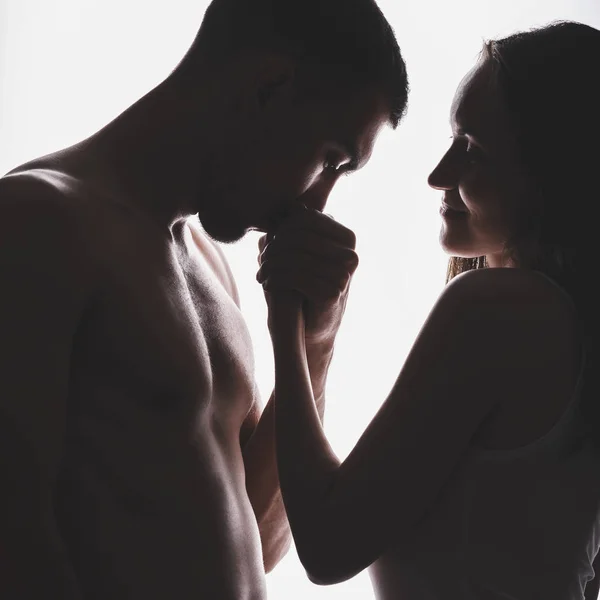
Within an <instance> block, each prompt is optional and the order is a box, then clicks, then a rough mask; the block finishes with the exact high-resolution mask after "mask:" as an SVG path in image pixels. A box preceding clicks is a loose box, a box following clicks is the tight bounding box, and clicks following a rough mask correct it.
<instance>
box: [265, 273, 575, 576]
mask: <svg viewBox="0 0 600 600" xmlns="http://www.w3.org/2000/svg"><path fill="white" fill-rule="evenodd" d="M516 279H519V281H517V282H516V281H515V278H514V277H511V276H509V277H506V276H504V275H502V274H500V275H498V274H493V273H490V274H474V273H472V274H466V275H463V276H461V277H459V278H457V279H456V280H454V281H453V282H452V283H451V284H450V285H449V286H447V288H446V290H445V291H444V293H443V294H442V296H441V297H440V300H439V301H438V303H437V304H436V306H435V307H434V309H433V311H432V313H431V314H430V316H429V318H428V320H427V321H426V323H425V325H424V326H423V328H422V330H421V332H420V334H419V336H418V338H417V340H416V342H415V344H414V346H413V348H412V350H411V352H410V355H409V357H408V359H407V361H406V363H405V365H404V367H403V368H402V370H401V372H400V375H399V377H398V379H397V381H396V383H395V385H394V387H393V389H392V391H391V393H390V395H389V397H388V399H387V400H386V401H385V403H384V404H383V406H382V407H381V409H380V410H379V412H378V414H377V415H376V417H375V418H374V419H373V421H372V422H371V424H370V425H369V427H368V428H367V430H366V431H365V433H364V434H363V436H362V437H361V439H360V440H359V442H358V443H357V445H356V447H355V448H354V449H353V451H352V452H351V453H350V455H349V456H348V458H347V459H346V460H345V461H344V462H343V463H341V464H340V462H339V461H338V460H337V458H336V457H335V454H334V452H333V451H332V449H331V447H330V445H329V444H328V442H327V440H326V438H325V435H324V433H323V429H322V427H321V424H320V421H319V418H318V415H317V413H316V410H315V406H314V402H313V398H312V391H311V387H310V380H309V377H308V369H307V365H306V358H305V352H304V347H303V335H302V311H301V303H300V298H299V296H293V295H291V294H280V295H278V296H277V298H274V299H273V302H272V305H271V310H272V315H273V322H274V326H273V327H272V338H273V345H274V351H275V367H276V381H275V397H276V405H275V415H276V428H277V453H278V470H279V477H280V483H281V489H282V494H283V499H284V502H285V506H286V510H287V513H288V518H289V520H290V524H291V527H292V533H293V536H294V539H295V543H296V547H297V550H298V553H299V555H300V558H301V560H302V562H303V564H304V566H305V568H306V569H307V572H308V575H309V577H310V578H311V579H312V580H313V581H314V582H316V583H321V584H329V583H335V582H339V581H343V580H345V579H348V578H350V577H352V576H354V575H356V574H357V573H358V572H360V571H361V570H362V569H364V568H365V567H367V566H369V565H370V564H371V563H372V562H373V561H374V560H376V559H377V558H378V557H379V556H380V555H381V554H382V553H383V552H384V551H385V550H386V549H387V548H388V547H389V545H390V543H392V542H394V543H401V541H402V539H403V537H405V536H406V535H407V534H408V533H409V532H410V531H411V529H412V528H414V527H415V525H417V523H418V522H419V520H420V519H421V518H422V517H423V516H424V515H425V514H426V512H427V510H428V509H429V508H430V507H431V506H432V504H433V503H434V501H435V499H436V497H437V495H438V493H439V491H440V490H441V488H442V486H443V485H444V484H445V483H446V481H447V480H448V478H449V477H450V475H451V474H452V472H453V470H454V468H455V467H456V465H457V464H458V463H459V461H460V459H461V457H462V456H463V454H464V452H465V450H466V449H467V447H468V445H469V443H470V441H471V439H472V437H473V435H474V433H475V432H476V431H477V429H478V427H479V425H480V424H481V423H482V421H483V420H484V419H485V418H486V417H487V416H488V415H489V414H490V413H491V411H492V410H493V409H494V408H495V407H496V406H497V405H498V404H499V403H500V402H502V401H503V400H505V399H506V398H508V397H512V398H513V399H514V398H515V397H516V396H518V398H517V400H519V399H520V397H522V398H523V401H524V402H526V401H527V399H528V398H531V396H532V395H534V394H539V385H540V381H544V379H546V380H547V379H548V373H549V372H552V373H560V372H564V371H565V367H564V361H563V359H564V355H565V335H566V334H565V335H563V334H562V333H561V331H560V326H559V325H560V323H561V322H562V321H561V319H560V318H557V314H559V313H560V314H561V315H566V314H568V315H569V316H568V317H565V318H564V319H563V321H564V322H566V323H568V324H570V323H571V320H570V319H571V315H570V312H569V311H570V307H565V305H566V303H565V302H564V299H563V298H562V297H561V296H560V295H559V293H558V292H557V293H556V294H554V295H552V294H553V293H550V294H549V292H548V288H547V285H549V284H546V283H545V282H543V283H542V284H539V283H538V281H537V280H536V281H535V283H534V284H533V285H525V284H524V283H523V281H521V280H520V277H517V278H516ZM540 281H541V278H540ZM540 285H541V287H543V292H541V293H540V292H536V291H535V288H536V286H537V287H540ZM532 290H533V291H532ZM536 293H537V296H538V298H537V299H536V298H535V297H534V296H535V294H536ZM532 294H533V295H532ZM549 295H550V296H551V298H549ZM552 299H554V301H553V300H552ZM561 311H562V312H561ZM567 328H568V327H567ZM570 350H571V348H568V351H570ZM381 351H384V350H381ZM368 355H369V357H376V356H377V352H369V353H368ZM561 361H563V362H561Z"/></svg>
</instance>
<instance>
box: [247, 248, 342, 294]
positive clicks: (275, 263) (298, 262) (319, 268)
mask: <svg viewBox="0 0 600 600" xmlns="http://www.w3.org/2000/svg"><path fill="white" fill-rule="evenodd" d="M351 278H352V272H350V271H349V270H348V269H345V268H343V267H340V266H339V265H336V264H333V263H328V262H326V261H322V260H319V259H317V258H315V257H312V256H307V255H296V256H294V257H293V258H290V257H285V256H278V257H275V258H273V259H269V260H267V261H265V262H264V263H263V264H262V266H261V267H260V269H259V270H258V273H257V275H256V279H257V281H258V282H259V283H261V284H264V283H265V282H266V281H267V280H271V283H273V282H275V283H278V284H279V283H280V282H282V283H281V285H284V286H288V287H289V288H290V289H295V287H294V286H295V285H296V283H297V284H298V285H302V286H303V290H302V292H303V293H304V294H305V296H306V297H307V298H308V299H309V300H313V299H316V300H322V299H323V298H322V296H321V294H320V293H319V294H318V297H317V296H314V295H313V293H312V292H311V289H312V287H311V285H312V282H314V285H315V290H317V292H320V291H321V290H322V288H323V287H324V286H323V282H326V286H325V287H326V288H327V290H328V292H327V293H328V294H329V296H328V297H330V298H331V297H337V296H338V295H339V294H341V293H343V292H344V291H345V290H346V289H347V287H348V284H349V282H350V279H351Z"/></svg>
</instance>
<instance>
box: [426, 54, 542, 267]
mask: <svg viewBox="0 0 600 600" xmlns="http://www.w3.org/2000/svg"><path fill="white" fill-rule="evenodd" d="M450 124H451V127H452V145H451V146H450V148H449V150H448V151H447V152H446V154H445V155H444V156H443V157H442V159H441V161H440V163H439V164H438V166H437V167H436V168H435V169H434V171H433V172H432V173H431V175H430V176H429V185H430V186H431V187H433V188H435V189H438V190H442V191H443V192H444V195H443V197H442V205H441V208H440V214H441V216H442V230H441V233H440V243H441V245H442V247H443V248H444V250H445V251H446V252H447V253H448V254H450V255H452V256H458V257H463V258H474V257H477V256H486V257H487V259H488V264H489V265H490V266H511V265H510V264H507V263H506V261H505V259H504V255H503V252H504V250H505V246H506V243H507V242H508V241H509V240H512V239H513V238H514V236H515V235H516V234H517V232H518V230H519V226H520V223H521V222H522V221H523V219H524V217H525V215H526V213H528V211H529V203H530V202H531V200H530V198H531V194H530V193H529V190H530V183H529V182H528V179H527V177H526V176H525V173H524V169H523V168H522V166H521V165H520V163H519V152H518V145H517V140H516V134H515V131H514V130H513V126H512V124H511V119H510V117H509V114H508V111H507V109H506V107H505V106H504V103H503V101H502V97H501V93H500V90H499V89H498V88H497V86H496V84H495V82H494V78H493V76H492V73H491V68H490V65H489V64H488V63H486V62H485V61H484V62H482V63H480V64H478V65H477V66H475V68H474V69H473V70H471V71H470V72H469V73H468V74H467V75H466V77H465V78H464V79H463V80H462V82H461V83H460V85H459V87H458V90H457V91H456V95H455V97H454V101H453V103H452V109H451V113H450Z"/></svg>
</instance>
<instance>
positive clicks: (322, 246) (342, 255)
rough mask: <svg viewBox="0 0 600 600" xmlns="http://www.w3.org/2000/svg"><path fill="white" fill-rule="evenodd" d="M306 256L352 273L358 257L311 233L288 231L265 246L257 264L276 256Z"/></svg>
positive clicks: (352, 252) (348, 250) (347, 249)
mask: <svg viewBox="0 0 600 600" xmlns="http://www.w3.org/2000/svg"><path fill="white" fill-rule="evenodd" d="M304 254H305V255H308V256H311V257H314V258H317V259H319V260H321V261H327V262H331V263H335V264H339V265H342V266H344V267H345V268H347V269H349V270H350V271H351V272H354V271H355V270H356V268H357V267H358V255H357V254H356V252H355V251H354V250H352V249H350V248H347V247H345V246H342V245H340V244H337V243H335V242H332V241H331V240H329V239H326V238H323V236H320V235H318V234H316V233H314V232H312V231H299V230H297V231H290V232H288V233H287V234H286V235H285V236H281V237H279V236H278V237H277V238H276V239H274V240H273V241H272V242H271V243H269V244H267V245H266V246H265V247H264V249H263V251H262V252H261V254H260V256H259V260H258V262H259V264H261V265H262V264H263V263H264V262H265V261H267V260H269V259H271V258H274V257H278V256H283V255H285V256H290V257H291V256H292V255H304Z"/></svg>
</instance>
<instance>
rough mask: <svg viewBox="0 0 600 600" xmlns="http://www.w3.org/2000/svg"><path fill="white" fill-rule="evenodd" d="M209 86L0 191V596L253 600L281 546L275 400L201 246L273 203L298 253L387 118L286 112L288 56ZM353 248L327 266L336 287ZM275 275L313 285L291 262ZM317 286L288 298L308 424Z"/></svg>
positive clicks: (321, 300) (223, 272)
mask: <svg viewBox="0 0 600 600" xmlns="http://www.w3.org/2000/svg"><path fill="white" fill-rule="evenodd" d="M204 76H205V80H204V85H202V83H201V82H202V81H203V79H202V74H199V82H198V83H196V84H193V85H192V84H191V83H189V82H188V84H187V85H185V86H184V85H183V84H182V83H181V82H180V81H178V80H176V79H168V80H166V81H165V82H163V84H161V85H160V86H159V87H158V88H156V89H155V90H153V91H152V92H150V93H149V94H148V95H147V96H145V97H144V98H142V99H141V100H140V101H139V102H137V103H136V104H134V105H133V106H132V107H130V108H129V109H128V110H127V111H125V112H124V113H123V114H122V115H120V116H119V117H118V118H117V119H116V120H115V121H113V122H112V123H110V124H108V125H107V126H106V127H105V128H103V129H102V130H101V131H99V132H98V133H96V134H94V135H93V136H92V137H91V138H89V139H87V140H84V141H83V142H81V143H80V144H77V145H76V146H74V147H72V148H67V149H65V150H62V151H60V152H57V153H55V154H53V155H50V156H46V157H43V158H40V159H37V160H35V161H32V162H31V163H28V164H26V165H23V166H21V167H19V168H18V169H15V170H14V171H13V172H11V173H10V174H8V175H6V176H5V177H4V178H2V179H0V276H1V277H2V280H3V281H5V282H7V284H6V285H5V289H4V292H3V294H2V295H1V296H0V330H1V331H2V342H1V343H0V399H1V405H0V409H1V412H2V419H1V420H0V423H1V425H0V427H1V428H2V431H1V435H0V440H2V447H1V448H0V450H2V453H1V456H2V457H3V458H2V459H1V461H0V470H1V471H2V479H3V481H7V480H8V481H9V482H10V489H11V493H10V494H5V495H3V498H2V501H1V502H2V505H1V506H0V508H1V509H2V511H1V514H2V515H5V516H4V517H3V518H2V520H1V521H0V527H1V535H0V539H1V540H2V546H3V547H2V554H3V557H5V558H6V560H5V562H4V563H3V567H4V572H5V573H6V577H4V578H3V579H2V586H3V590H2V596H3V597H6V598H37V597H48V598H61V599H62V600H74V599H80V598H86V599H94V598H98V599H100V598H102V599H105V598H111V599H113V600H121V599H125V598H127V599H128V600H129V599H137V598H140V599H141V598H144V599H145V600H152V599H157V600H158V599H160V600H163V599H164V598H178V599H180V600H185V599H187V598H189V599H192V598H193V599H197V598H218V599H219V600H229V599H230V600H261V599H264V598H265V595H266V591H265V580H264V573H265V570H266V571H270V570H271V569H272V568H273V567H274V566H275V564H276V563H277V562H278V561H279V560H280V558H281V557H282V556H283V555H284V554H285V552H286V551H287V548H288V547H289V541H290V535H289V528H288V524H287V519H286V517H285V513H284V511H283V505H282V502H281V496H280V492H279V483H278V477H277V470H276V463H275V455H274V416H273V401H272V400H271V401H270V402H269V403H268V404H267V406H266V407H265V408H264V410H263V409H262V406H261V401H260V399H259V398H258V396H257V393H256V383H255V380H254V357H253V352H252V346H251V340H250V338H249V335H248V330H247V328H246V325H245V323H244V319H243V317H242V314H241V312H240V307H239V299H238V293H237V290H236V287H235V282H234V280H233V277H232V275H231V272H230V270H229V267H228V266H227V263H226V261H225V258H224V256H223V253H222V251H221V250H220V249H219V247H218V245H217V244H215V242H214V241H213V240H212V239H211V237H212V238H215V239H219V240H223V241H233V240H236V239H239V238H240V237H241V236H242V235H243V234H244V233H245V232H246V231H248V230H250V229H259V230H264V231H267V230H271V228H274V227H275V224H277V225H278V224H279V223H280V222H281V220H282V215H283V214H287V213H289V214H290V216H288V217H287V221H286V222H287V223H288V226H287V227H288V228H289V229H290V230H291V231H292V233H293V236H292V234H291V233H290V236H289V239H290V243H293V245H294V247H295V248H296V249H297V250H298V252H299V253H300V254H301V255H306V254H308V250H307V248H308V247H309V246H310V244H311V240H313V239H314V237H315V236H316V235H321V233H322V232H323V230H324V231H325V232H327V231H328V228H330V227H331V225H330V221H331V220H330V219H329V218H328V217H326V216H324V215H322V214H321V213H320V211H321V210H322V209H323V208H324V207H325V204H326V202H327V198H328V196H329V193H330V192H331V190H332V188H333V186H334V185H335V183H336V181H337V180H338V178H339V176H340V174H341V173H342V172H343V171H344V170H346V168H347V163H349V162H351V161H354V159H356V162H357V166H360V165H362V164H364V163H365V162H366V161H367V160H368V157H369V155H370V153H371V150H372V146H373V144H374V141H375V137H376V134H377V132H378V131H379V130H380V129H381V128H382V127H383V126H384V124H385V123H386V122H387V119H388V107H387V105H386V102H385V101H384V99H383V98H382V96H381V94H380V93H379V92H378V91H377V90H373V89H370V90H366V89H363V90H361V91H360V92H357V93H355V94H354V95H353V96H351V97H350V96H348V95H347V94H342V93H341V92H340V93H338V94H337V95H336V94H333V93H332V92H331V90H326V89H323V90H322V91H323V93H322V94H321V97H322V100H321V101H320V103H309V102H301V101H299V98H300V94H299V90H300V89H301V88H302V82H300V81H298V80H297V79H296V77H295V70H294V67H293V65H292V64H290V63H289V61H287V60H284V59H281V58H278V57H273V56H266V55H256V56H253V57H249V56H246V57H244V58H243V59H240V61H238V62H235V61H234V62H232V63H231V64H229V65H228V66H227V68H222V69H221V70H220V72H219V73H218V74H214V73H205V74H204ZM223 99H227V100H226V101H224V100H223ZM348 145H351V146H352V147H353V148H356V153H357V156H356V157H355V156H350V155H349V152H348V151H347V150H346V148H347V146H348ZM280 163H281V164H280ZM301 203H302V204H304V205H306V206H307V207H310V209H309V208H304V207H302V206H301ZM196 213H197V214H198V215H199V217H200V221H198V219H197V218H196V217H195V216H193V215H195V214H196ZM307 213H310V215H311V219H310V221H306V219H305V215H306V214H307ZM294 215H295V216H294ZM200 222H202V225H203V227H201V225H200ZM294 222H297V224H298V226H297V227H290V225H289V224H293V223H294ZM277 237H278V239H280V240H285V239H286V230H285V229H284V228H282V229H281V231H280V232H278V233H277ZM331 246H332V243H327V242H326V243H324V244H323V247H324V251H325V252H330V253H332V251H331V249H330V247H331ZM333 254H335V253H334V252H333ZM348 255H350V256H351V257H352V256H353V253H352V250H351V249H349V248H347V249H346V252H345V253H343V254H338V255H335V256H334V258H333V268H334V271H335V272H336V273H338V274H340V275H339V276H340V277H341V278H342V279H343V280H344V282H346V281H347V279H348V277H347V268H346V262H347V259H348ZM350 262H351V264H355V261H354V262H353V259H352V260H351V261H350ZM336 265H337V267H336ZM340 265H341V266H340ZM288 275H289V277H290V278H291V279H290V281H292V282H297V281H301V282H303V283H302V284H303V285H307V286H309V287H314V286H315V281H316V279H317V278H318V277H319V275H318V273H315V274H314V275H313V274H312V272H311V271H307V270H306V269H305V268H302V264H300V263H299V264H298V265H297V266H295V267H293V268H292V269H290V270H289V272H288ZM338 287H339V286H338ZM331 293H333V292H331V290H325V289H324V290H323V294H322V295H320V296H319V297H318V298H316V300H315V301H314V302H312V301H311V300H310V299H309V300H308V301H307V303H306V305H305V309H306V314H307V323H308V325H309V327H308V329H307V334H306V336H307V346H308V347H309V351H308V361H309V364H310V374H309V378H310V382H311V390H312V393H314V395H315V397H316V399H317V406H318V411H319V413H320V414H321V416H322V413H323V410H324V395H323V389H324V380H325V374H326V371H327V367H328V365H329V361H330V359H331V353H332V351H333V339H334V337H335V333H336V331H337V327H338V325H339V322H340V320H341V313H342V312H343V308H344V305H345V302H344V298H343V297H342V296H341V295H340V294H339V293H337V288H336V292H335V293H334V295H333V297H331V296H329V295H328V294H331ZM7 515H10V518H9V517H8V516H7ZM32 575H34V576H32Z"/></svg>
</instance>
